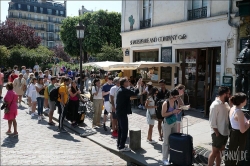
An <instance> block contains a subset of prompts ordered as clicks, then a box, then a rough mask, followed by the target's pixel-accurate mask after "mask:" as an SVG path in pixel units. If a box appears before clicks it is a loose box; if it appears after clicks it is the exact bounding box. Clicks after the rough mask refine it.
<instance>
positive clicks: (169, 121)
mask: <svg viewBox="0 0 250 166" xmlns="http://www.w3.org/2000/svg"><path fill="white" fill-rule="evenodd" d="M165 119H166V122H167V123H168V124H169V125H171V124H173V123H175V122H176V121H177V118H176V115H175V114H174V115H171V116H169V117H166V118H165Z"/></svg>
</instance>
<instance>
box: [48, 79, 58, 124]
mask: <svg viewBox="0 0 250 166" xmlns="http://www.w3.org/2000/svg"><path fill="white" fill-rule="evenodd" d="M56 81H57V79H56V77H55V76H52V77H51V83H50V84H49V85H48V94H50V92H51V91H52V90H53V89H55V88H56V86H55V83H56ZM48 102H49V109H50V110H49V122H48V124H49V125H52V126H54V125H55V123H54V122H53V120H52V118H53V114H54V111H55V110H56V102H55V101H51V100H50V97H49V98H48Z"/></svg>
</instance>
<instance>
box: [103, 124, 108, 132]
mask: <svg viewBox="0 0 250 166" xmlns="http://www.w3.org/2000/svg"><path fill="white" fill-rule="evenodd" d="M103 129H104V130H105V131H108V129H107V127H106V125H105V123H103Z"/></svg>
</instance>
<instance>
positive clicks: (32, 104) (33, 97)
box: [28, 77, 37, 117]
mask: <svg viewBox="0 0 250 166" xmlns="http://www.w3.org/2000/svg"><path fill="white" fill-rule="evenodd" d="M36 83H37V79H36V77H33V78H31V80H30V84H29V87H28V97H29V98H30V111H31V116H32V117H33V116H35V115H37V113H36V112H35V111H36V87H35V85H36Z"/></svg>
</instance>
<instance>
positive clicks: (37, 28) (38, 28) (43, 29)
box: [34, 27, 45, 31]
mask: <svg viewBox="0 0 250 166" xmlns="http://www.w3.org/2000/svg"><path fill="white" fill-rule="evenodd" d="M34 29H35V30H40V31H45V28H42V27H34Z"/></svg>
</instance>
